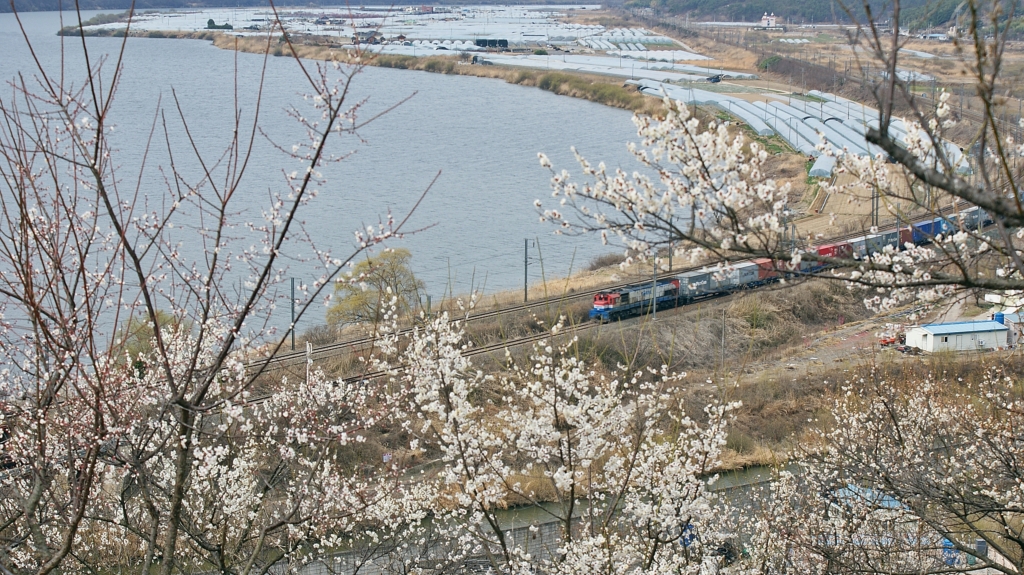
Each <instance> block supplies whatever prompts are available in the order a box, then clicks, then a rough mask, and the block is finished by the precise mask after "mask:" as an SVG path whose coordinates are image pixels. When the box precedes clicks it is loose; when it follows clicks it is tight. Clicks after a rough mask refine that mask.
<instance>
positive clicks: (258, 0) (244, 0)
mask: <svg viewBox="0 0 1024 575" xmlns="http://www.w3.org/2000/svg"><path fill="white" fill-rule="evenodd" d="M438 3H439V2H432V1H430V2H422V1H418V2H407V3H406V4H438ZM443 3H445V4H450V2H443ZM496 3H499V2H498V1H497V0H474V2H473V4H496ZM526 3H527V4H549V3H551V4H554V3H556V2H554V1H551V2H526ZM134 4H135V9H136V10H154V9H158V8H171V9H182V8H215V7H223V6H236V7H245V6H269V5H270V3H269V2H268V0H135V2H134ZM367 4H370V5H384V6H391V5H395V4H396V3H395V2H392V1H390V0H361V1H360V2H358V3H353V6H358V5H367ZM398 4H401V3H398ZM74 5H75V3H74V2H73V1H72V0H14V6H15V8H17V10H18V11H19V12H32V11H40V10H61V9H64V10H72V9H74ZM131 5H132V0H79V2H78V6H79V8H81V9H82V10H116V11H118V12H121V11H124V10H127V9H128V8H129V7H131ZM275 5H277V6H279V7H286V6H289V7H290V6H301V7H304V8H319V7H325V8H326V7H331V6H333V7H337V6H345V5H347V3H346V2H342V1H340V0H300V1H296V0H290V1H287V0H286V1H284V2H275ZM10 11H11V3H10V2H9V1H8V0H0V13H3V12H10Z"/></svg>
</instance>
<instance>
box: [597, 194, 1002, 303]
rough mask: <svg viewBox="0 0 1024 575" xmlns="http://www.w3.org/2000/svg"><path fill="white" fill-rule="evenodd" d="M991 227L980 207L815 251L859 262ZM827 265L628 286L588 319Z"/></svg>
mask: <svg viewBox="0 0 1024 575" xmlns="http://www.w3.org/2000/svg"><path fill="white" fill-rule="evenodd" d="M991 223H992V219H991V218H989V216H988V214H986V213H985V212H984V211H983V210H981V209H979V208H978V207H972V208H969V209H966V210H963V211H961V212H959V213H957V214H955V215H952V216H948V217H947V216H940V217H937V218H934V219H931V220H925V221H921V222H917V223H915V224H913V225H910V226H908V227H905V228H894V229H891V230H887V231H880V232H878V233H877V234H868V235H864V236H860V237H856V238H853V239H851V240H846V241H840V242H835V243H831V244H825V245H822V246H818V247H817V248H814V249H815V251H816V252H817V254H818V255H820V256H823V257H828V258H854V259H861V258H864V257H867V256H869V255H871V254H875V253H878V252H881V251H882V250H884V249H885V248H886V246H892V247H893V248H894V249H903V248H904V247H906V246H907V244H913V245H917V246H920V245H925V244H928V243H931V241H932V240H933V239H934V238H935V237H936V236H938V235H947V234H949V233H953V232H955V231H957V230H960V229H970V230H975V229H981V228H983V227H986V226H988V225H990V224H991ZM829 265H830V264H829V263H827V262H824V261H816V260H814V259H813V258H807V257H806V255H805V258H804V259H802V260H801V261H800V264H799V266H798V267H795V268H792V271H780V269H781V270H786V269H789V268H790V264H789V263H784V262H780V263H779V265H776V262H773V261H772V260H770V259H768V258H760V259H755V260H748V261H744V262H740V263H738V264H736V265H734V266H731V267H730V268H729V269H727V270H724V271H722V272H718V271H716V270H709V269H704V270H693V271H688V272H685V273H682V274H679V275H677V276H674V277H667V278H664V279H659V280H657V281H649V282H640V283H635V284H630V285H627V286H623V287H620V288H617V289H614V290H608V291H602V292H598V293H597V294H596V295H594V306H593V308H592V309H591V310H590V319H593V320H599V321H616V320H620V319H625V318H628V317H633V316H637V315H641V314H645V313H649V312H650V311H652V310H654V309H659V310H661V309H670V308H674V307H677V306H680V305H687V304H690V303H693V302H695V301H698V300H701V299H707V298H710V297H715V296H719V295H725V294H729V293H732V292H735V291H738V290H741V289H750V288H756V287H760V286H763V285H767V284H770V283H773V282H776V281H779V280H780V279H782V278H783V277H784V276H787V275H800V274H809V273H815V272H819V271H821V270H823V269H825V268H826V267H828V266H829Z"/></svg>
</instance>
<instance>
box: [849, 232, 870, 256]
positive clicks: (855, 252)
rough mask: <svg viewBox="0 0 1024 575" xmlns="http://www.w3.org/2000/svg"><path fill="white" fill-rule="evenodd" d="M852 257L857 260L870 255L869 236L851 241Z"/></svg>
mask: <svg viewBox="0 0 1024 575" xmlns="http://www.w3.org/2000/svg"><path fill="white" fill-rule="evenodd" d="M850 255H851V256H853V257H855V258H857V259H861V258H863V257H864V256H866V255H868V236H861V237H859V238H853V239H852V240H850Z"/></svg>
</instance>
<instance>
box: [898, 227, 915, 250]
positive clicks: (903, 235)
mask: <svg viewBox="0 0 1024 575" xmlns="http://www.w3.org/2000/svg"><path fill="white" fill-rule="evenodd" d="M899 235H900V243H899V245H898V246H897V247H898V248H899V249H901V250H905V249H907V245H908V244H909V245H914V233H913V231H911V229H910V228H909V227H906V228H900V229H899Z"/></svg>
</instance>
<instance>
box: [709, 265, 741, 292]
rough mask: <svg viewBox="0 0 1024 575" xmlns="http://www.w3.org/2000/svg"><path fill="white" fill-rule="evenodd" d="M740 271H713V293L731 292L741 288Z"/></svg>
mask: <svg viewBox="0 0 1024 575" xmlns="http://www.w3.org/2000/svg"><path fill="white" fill-rule="evenodd" d="M737 278H739V271H737V270H735V269H724V270H713V271H712V272H711V283H710V285H711V291H713V292H721V291H730V290H734V289H736V288H737V287H739V285H740V284H739V280H738V279H737Z"/></svg>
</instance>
